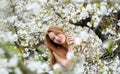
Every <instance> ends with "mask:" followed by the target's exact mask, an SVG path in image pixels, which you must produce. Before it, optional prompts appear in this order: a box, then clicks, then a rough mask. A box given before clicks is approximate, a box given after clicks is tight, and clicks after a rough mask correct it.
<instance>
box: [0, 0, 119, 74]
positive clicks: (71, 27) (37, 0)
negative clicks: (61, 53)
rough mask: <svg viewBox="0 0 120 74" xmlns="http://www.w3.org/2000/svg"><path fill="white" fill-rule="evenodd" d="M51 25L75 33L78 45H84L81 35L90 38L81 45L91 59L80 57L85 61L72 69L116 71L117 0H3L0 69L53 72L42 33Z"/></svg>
mask: <svg viewBox="0 0 120 74" xmlns="http://www.w3.org/2000/svg"><path fill="white" fill-rule="evenodd" d="M54 24H56V25H59V26H62V28H64V30H65V32H68V33H70V34H71V35H72V36H74V38H75V39H76V43H77V44H78V45H76V46H74V47H75V49H76V50H80V49H81V48H80V47H79V46H80V45H83V46H84V44H81V43H80V42H77V41H78V40H79V38H84V39H87V40H88V44H87V45H85V47H87V49H90V52H91V53H92V55H93V57H94V60H93V62H92V63H90V62H87V61H86V60H84V61H80V60H79V62H82V63H83V64H84V66H83V65H82V66H80V65H81V63H78V64H77V65H76V68H75V72H74V74H80V73H85V74H88V73H89V74H95V73H103V74H106V73H112V74H118V73H120V67H119V58H120V4H119V1H118V0H114V1H112V0H110V1H106V0H98V1H97V2H96V1H94V0H1V1H0V55H1V56H0V72H1V73H3V74H9V73H13V74H24V73H27V74H52V73H53V70H52V69H51V68H50V66H49V59H48V58H49V52H48V49H47V48H46V47H45V46H44V36H45V31H46V30H47V28H48V27H49V26H50V25H54ZM11 53H12V55H11ZM68 57H71V55H68ZM81 58H82V59H83V57H81ZM56 67H57V68H58V66H55V69H56ZM80 67H81V68H80ZM113 67H114V68H113ZM55 72H56V73H58V72H59V70H57V71H55Z"/></svg>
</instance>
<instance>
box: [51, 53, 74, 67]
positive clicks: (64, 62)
mask: <svg viewBox="0 0 120 74" xmlns="http://www.w3.org/2000/svg"><path fill="white" fill-rule="evenodd" d="M53 54H54V56H55V58H56V60H57V61H58V63H60V64H61V65H62V66H64V67H65V68H66V69H69V66H71V64H72V62H71V61H70V60H68V59H64V58H61V57H60V56H59V55H57V54H56V53H55V52H53Z"/></svg>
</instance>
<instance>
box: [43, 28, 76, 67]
mask: <svg viewBox="0 0 120 74" xmlns="http://www.w3.org/2000/svg"><path fill="white" fill-rule="evenodd" d="M73 42H74V40H73V38H72V37H71V36H70V35H67V34H65V33H64V31H63V30H62V29H61V28H60V27H58V26H51V27H49V29H48V30H47V32H46V36H45V45H46V46H47V47H48V49H49V50H50V52H51V65H52V66H53V65H54V64H56V63H59V64H61V65H62V66H63V67H65V68H69V65H70V64H71V61H70V59H69V60H68V59H67V58H66V54H67V52H68V51H69V45H70V44H72V43H73Z"/></svg>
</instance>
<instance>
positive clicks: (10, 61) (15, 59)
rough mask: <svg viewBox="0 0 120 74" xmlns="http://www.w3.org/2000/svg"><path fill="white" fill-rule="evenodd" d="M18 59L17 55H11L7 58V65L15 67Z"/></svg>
mask: <svg viewBox="0 0 120 74" xmlns="http://www.w3.org/2000/svg"><path fill="white" fill-rule="evenodd" d="M18 61H19V59H18V57H17V56H13V57H12V58H11V59H10V60H9V62H8V66H9V67H16V66H17V65H18Z"/></svg>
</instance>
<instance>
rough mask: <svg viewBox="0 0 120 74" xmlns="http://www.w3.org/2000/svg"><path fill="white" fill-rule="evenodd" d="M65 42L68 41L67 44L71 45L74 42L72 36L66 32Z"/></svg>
mask: <svg viewBox="0 0 120 74" xmlns="http://www.w3.org/2000/svg"><path fill="white" fill-rule="evenodd" d="M67 43H68V45H71V44H73V43H74V39H73V37H72V36H71V35H69V34H67Z"/></svg>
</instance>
